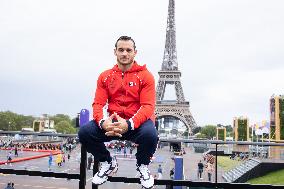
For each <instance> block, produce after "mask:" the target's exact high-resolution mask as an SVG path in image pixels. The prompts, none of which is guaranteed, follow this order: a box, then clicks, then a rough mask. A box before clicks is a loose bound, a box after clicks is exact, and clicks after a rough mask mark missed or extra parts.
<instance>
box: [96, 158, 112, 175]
mask: <svg viewBox="0 0 284 189" xmlns="http://www.w3.org/2000/svg"><path fill="white" fill-rule="evenodd" d="M110 166H111V164H109V163H108V162H107V161H105V162H102V163H101V166H100V170H99V173H100V174H99V175H101V174H102V173H103V174H104V173H105V172H106V171H107V170H109V168H110ZM101 171H102V172H101Z"/></svg>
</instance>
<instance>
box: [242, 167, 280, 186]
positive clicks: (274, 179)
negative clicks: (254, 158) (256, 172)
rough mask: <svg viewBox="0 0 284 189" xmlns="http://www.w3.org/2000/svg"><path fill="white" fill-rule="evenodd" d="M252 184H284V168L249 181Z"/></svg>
mask: <svg viewBox="0 0 284 189" xmlns="http://www.w3.org/2000/svg"><path fill="white" fill-rule="evenodd" d="M247 182H248V183H250V184H272V185H284V169H282V170H279V171H275V172H272V173H268V174H266V175H264V176H262V177H258V178H254V179H251V180H249V181H247Z"/></svg>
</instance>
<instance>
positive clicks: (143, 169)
mask: <svg viewBox="0 0 284 189" xmlns="http://www.w3.org/2000/svg"><path fill="white" fill-rule="evenodd" d="M139 170H140V174H141V177H143V179H144V180H147V179H149V178H150V176H149V174H150V173H149V170H148V167H147V166H145V165H141V166H140V167H139ZM145 177H148V178H145Z"/></svg>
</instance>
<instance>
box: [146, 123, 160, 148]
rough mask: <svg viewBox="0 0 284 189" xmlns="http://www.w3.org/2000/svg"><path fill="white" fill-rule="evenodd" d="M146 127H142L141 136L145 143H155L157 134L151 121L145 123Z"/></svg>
mask: <svg viewBox="0 0 284 189" xmlns="http://www.w3.org/2000/svg"><path fill="white" fill-rule="evenodd" d="M147 122H148V123H146V124H147V125H145V126H144V127H143V131H142V135H143V138H144V139H146V140H147V142H150V141H151V142H153V143H156V142H157V141H158V133H157V130H156V128H155V126H154V123H153V122H152V121H147Z"/></svg>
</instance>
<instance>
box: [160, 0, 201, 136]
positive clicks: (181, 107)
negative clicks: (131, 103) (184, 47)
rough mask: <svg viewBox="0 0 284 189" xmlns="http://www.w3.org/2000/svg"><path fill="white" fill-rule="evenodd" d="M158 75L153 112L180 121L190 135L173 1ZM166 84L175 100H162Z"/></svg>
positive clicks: (189, 117)
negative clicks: (173, 87)
mask: <svg viewBox="0 0 284 189" xmlns="http://www.w3.org/2000/svg"><path fill="white" fill-rule="evenodd" d="M158 73H159V81H158V85H157V90H156V91H157V92H156V111H155V114H156V116H157V118H159V117H168V116H172V117H175V118H177V119H179V120H180V121H182V122H183V123H184V124H185V126H186V127H187V128H188V131H189V132H190V133H191V132H192V129H193V128H194V127H196V123H195V121H194V119H193V117H192V115H191V113H190V110H189V102H188V101H186V100H185V98H184V94H183V90H182V85H181V81H180V77H181V72H180V71H179V70H178V62H177V51H176V28H175V1H174V0H169V7H168V19H167V33H166V44H165V50H164V58H163V64H162V69H161V70H160V71H159V72H158ZM168 84H169V85H174V86H175V93H176V100H164V95H165V88H166V85H168Z"/></svg>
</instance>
